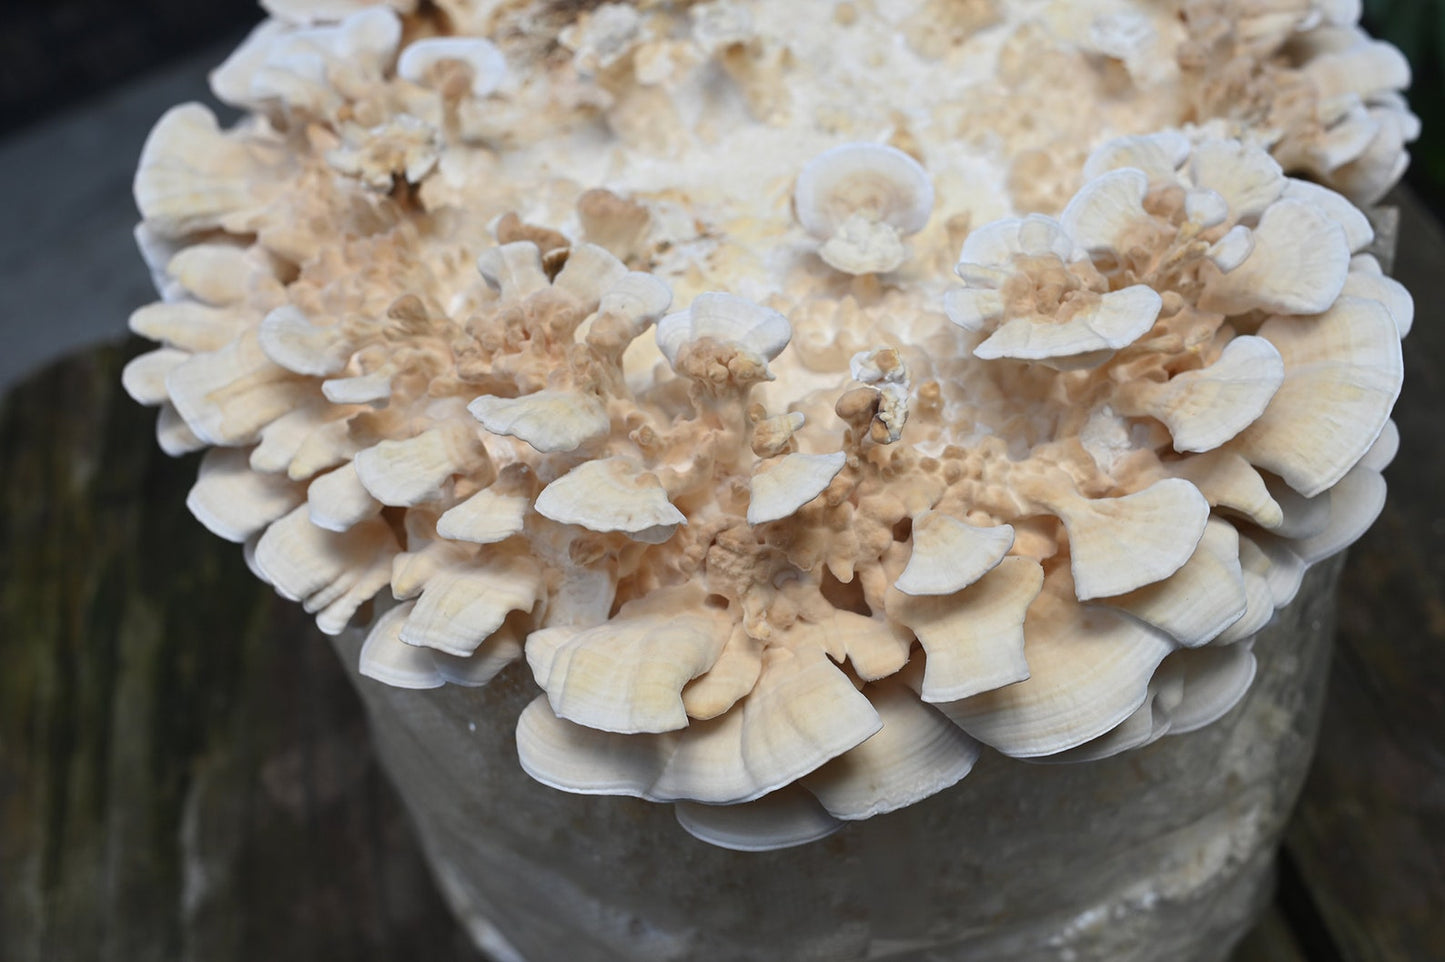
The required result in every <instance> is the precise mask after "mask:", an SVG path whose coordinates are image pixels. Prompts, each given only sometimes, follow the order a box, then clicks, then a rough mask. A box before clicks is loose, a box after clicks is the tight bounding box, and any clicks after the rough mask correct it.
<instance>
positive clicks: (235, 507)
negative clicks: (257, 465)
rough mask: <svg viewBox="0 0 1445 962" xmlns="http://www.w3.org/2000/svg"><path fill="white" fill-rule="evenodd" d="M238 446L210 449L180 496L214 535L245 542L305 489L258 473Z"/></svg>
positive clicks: (293, 504) (287, 509)
mask: <svg viewBox="0 0 1445 962" xmlns="http://www.w3.org/2000/svg"><path fill="white" fill-rule="evenodd" d="M247 454H248V452H247V451H246V450H245V449H243V448H212V449H211V450H209V451H207V452H206V456H205V457H204V458H202V459H201V470H200V475H199V476H198V477H197V478H196V483H195V484H194V485H193V486H192V487H191V490H190V493H189V494H188V495H186V507H187V508H189V509H190V512H191V514H193V515H195V516H196V520H198V521H200V522H201V524H203V525H205V526H206V528H207V529H208V530H209V531H210V532H211V533H212V534H215V535H218V536H220V537H222V538H225V539H226V540H227V541H234V542H236V543H237V544H240V543H241V542H243V541H245V540H246V539H247V538H249V537H251V535H253V534H255V533H256V532H258V531H260V530H262V529H263V528H265V527H266V526H267V525H269V524H270V523H271V522H273V521H275V520H277V519H278V518H281V517H283V516H284V515H287V514H290V513H291V511H292V510H293V509H294V508H295V507H296V506H297V505H298V504H300V503H301V502H302V500H303V499H304V498H305V496H306V495H305V490H304V489H303V488H302V487H301V486H300V485H298V484H296V483H295V482H294V481H292V480H291V479H290V478H287V477H286V476H285V475H284V474H283V475H276V474H259V473H257V472H255V471H252V470H251V467H250V464H248V463H247Z"/></svg>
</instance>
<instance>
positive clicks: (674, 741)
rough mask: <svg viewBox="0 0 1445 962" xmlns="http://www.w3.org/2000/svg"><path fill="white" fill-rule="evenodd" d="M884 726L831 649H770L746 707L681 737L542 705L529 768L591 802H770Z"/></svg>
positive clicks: (532, 718)
mask: <svg viewBox="0 0 1445 962" xmlns="http://www.w3.org/2000/svg"><path fill="white" fill-rule="evenodd" d="M881 727H882V722H881V721H880V719H879V717H878V713H877V712H876V711H874V710H873V707H872V706H871V705H870V704H869V702H868V699H867V698H865V697H864V696H863V695H861V694H860V693H859V692H858V691H857V689H855V688H854V687H853V685H852V683H851V682H849V681H848V678H847V676H845V675H844V674H843V673H842V672H840V671H838V669H837V668H835V667H834V666H833V665H832V663H831V662H829V661H828V659H827V656H825V655H824V654H823V653H822V651H820V650H818V649H816V648H803V649H800V650H798V651H792V650H788V649H782V648H770V649H768V651H767V652H766V654H765V656H764V665H763V672H762V675H761V676H760V677H759V679H758V683H757V685H756V686H755V687H754V688H753V691H752V693H751V694H749V695H748V697H747V698H745V699H743V701H742V702H741V703H740V704H739V706H738V708H737V709H736V710H734V711H730V712H728V713H726V714H724V715H722V716H721V717H718V718H715V719H713V720H711V721H706V722H696V723H694V724H692V725H689V726H688V727H687V728H686V729H683V730H682V731H678V732H667V733H663V734H658V735H654V734H646V733H644V734H637V735H622V734H617V733H615V732H603V731H597V730H596V729H591V728H585V727H583V726H581V725H576V724H574V723H572V722H569V721H566V720H565V719H560V718H558V717H557V716H556V715H555V714H554V713H553V712H552V709H551V707H550V706H549V705H548V703H547V699H546V697H545V696H543V697H539V698H538V699H537V700H536V701H534V702H532V704H530V705H528V706H527V708H526V709H525V710H524V711H523V712H522V717H521V718H520V719H519V720H518V722H517V754H518V756H519V757H520V759H521V762H522V767H523V768H525V769H526V770H527V773H528V774H529V775H531V776H532V777H533V778H535V779H537V780H538V781H540V782H542V783H543V784H545V785H551V786H553V787H555V788H562V789H564V790H566V791H572V792H578V793H580V794H584V795H636V796H638V797H640V798H648V799H652V800H653V801H676V800H678V799H691V800H693V801H699V802H706V803H709V804H714V805H723V804H727V805H732V804H736V803H738V802H747V801H752V800H754V799H757V798H761V797H763V796H764V795H767V794H768V793H769V792H772V791H774V790H776V789H778V788H781V787H783V786H784V785H787V784H789V783H790V782H792V781H794V780H795V779H797V778H799V777H800V776H802V775H805V774H807V773H808V772H810V771H812V770H813V769H815V768H817V767H818V766H819V765H821V764H823V763H824V762H826V761H827V760H828V759H830V758H834V757H836V756H838V755H841V754H842V753H843V752H845V751H847V750H848V749H850V748H852V747H853V746H855V745H857V744H859V743H860V742H862V741H863V740H864V739H866V738H868V737H870V736H871V735H873V734H875V733H876V732H877V731H878V730H879V728H881Z"/></svg>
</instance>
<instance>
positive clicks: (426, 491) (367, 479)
mask: <svg viewBox="0 0 1445 962" xmlns="http://www.w3.org/2000/svg"><path fill="white" fill-rule="evenodd" d="M486 457H487V454H486V449H485V448H484V447H483V445H482V442H481V439H480V438H478V437H477V432H476V430H475V427H474V426H470V425H468V424H466V423H464V422H463V421H459V420H451V421H446V422H444V423H442V424H441V425H439V426H437V427H434V428H431V429H429V430H427V431H423V432H422V433H421V434H418V435H417V436H416V437H414V438H408V439H406V440H405V441H380V442H378V443H376V444H374V445H372V446H371V447H369V448H367V449H366V450H364V451H359V452H357V455H356V457H355V459H354V461H353V463H354V464H355V465H356V475H357V477H358V478H360V479H361V483H362V484H363V485H365V486H366V490H368V491H370V492H371V495H372V497H374V498H376V499H377V500H378V501H380V502H381V503H382V504H390V505H398V506H404V505H413V504H421V503H422V502H424V501H432V500H435V499H436V498H437V497H439V496H440V495H441V492H442V488H443V485H445V484H446V482H447V481H448V480H449V479H450V478H451V477H452V476H453V475H456V474H460V473H464V472H466V471H469V470H471V469H472V468H475V467H477V466H478V465H480V464H483V463H485V461H486Z"/></svg>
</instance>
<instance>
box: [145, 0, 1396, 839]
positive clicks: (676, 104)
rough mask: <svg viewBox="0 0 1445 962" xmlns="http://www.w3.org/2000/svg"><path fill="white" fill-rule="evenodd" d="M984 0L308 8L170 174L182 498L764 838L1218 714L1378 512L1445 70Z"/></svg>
mask: <svg viewBox="0 0 1445 962" xmlns="http://www.w3.org/2000/svg"><path fill="white" fill-rule="evenodd" d="M960 6H967V7H968V8H969V9H970V10H972V11H973V14H977V15H973V14H971V15H969V16H967V17H965V16H963V15H962V14H959V13H958V11H956V10H954V11H953V12H952V13H950V11H951V10H953V5H948V4H939V3H936V2H932V0H929V2H917V3H907V2H905V3H902V4H893V5H888V6H887V12H886V14H885V12H884V11H882V9H881V8H880V9H874V7H873V5H865V4H832V3H822V2H818V3H812V2H808V3H801V2H800V3H788V4H765V3H761V2H742V0H717V2H711V3H703V4H698V3H683V2H676V3H673V2H667V0H649V2H642V0H639V2H637V3H631V4H622V3H612V4H602V5H592V4H581V5H574V4H551V3H544V2H541V0H517V2H513V3H502V4H498V3H473V2H469V0H437V2H436V3H432V4H420V5H417V4H409V3H401V2H396V3H391V4H367V3H364V2H359V0H354V2H353V0H345V2H343V0H327V2H309V3H303V2H299V0H286V2H284V3H283V2H281V0H274V2H272V3H270V4H269V6H268V9H269V10H271V11H272V13H273V14H274V15H275V17H276V19H275V20H271V21H268V22H266V23H265V24H263V25H262V26H261V27H259V28H258V29H257V30H256V31H255V32H254V33H253V34H252V35H251V36H250V37H249V38H248V39H247V40H246V42H245V43H244V44H243V45H242V47H241V48H240V50H238V51H237V52H236V54H235V55H234V56H232V57H231V59H230V60H228V61H227V62H226V64H224V65H223V66H222V67H221V68H220V69H219V70H218V71H216V73H215V74H214V75H213V78H212V79H213V84H214V87H215V90H216V92H217V94H218V96H220V97H221V98H222V99H223V100H225V101H227V102H229V103H232V104H235V105H237V106H239V107H241V108H243V109H244V110H246V111H247V112H248V113H247V116H246V118H245V119H244V120H242V121H241V122H240V123H239V124H237V125H236V126H235V127H233V128H231V129H229V130H222V129H221V128H220V127H219V125H218V124H217V122H216V120H215V118H214V117H213V116H212V115H211V114H210V113H209V112H208V111H206V110H205V109H204V108H202V107H200V106H196V105H188V106H182V107H178V108H176V109H174V110H172V111H171V112H170V113H168V114H166V115H165V116H164V117H163V118H162V119H161V121H160V123H159V124H158V125H157V127H156V128H155V131H154V132H153V133H152V135H151V138H150V140H149V142H148V143H147V145H146V148H145V152H144V155H143V156H142V158H141V165H140V170H139V172H138V174H137V177H136V184H135V192H136V199H137V202H138V205H139V207H140V210H141V213H142V215H143V218H144V221H143V223H142V225H141V227H140V228H139V230H138V234H137V236H138V239H139V240H140V243H141V247H142V251H143V252H144V254H145V256H146V258H147V261H148V263H149V264H150V265H151V267H152V270H153V271H154V273H155V275H156V277H157V284H158V287H159V289H160V291H161V293H162V297H163V300H162V301H161V302H160V303H157V304H153V305H150V306H148V307H144V308H142V309H140V310H139V311H137V312H136V314H135V315H134V316H133V318H132V322H131V323H132V327H133V329H134V330H135V331H137V332H138V333H141V334H143V335H145V336H147V337H150V338H153V339H155V340H157V341H160V342H161V346H160V347H159V348H158V349H157V350H155V351H153V352H151V353H149V354H145V355H143V356H141V357H139V358H137V359H136V360H135V361H134V362H133V363H132V364H131V365H130V366H129V367H128V368H127V369H126V372H125V384H126V388H127V389H128V390H129V391H130V393H131V394H132V395H133V396H134V397H135V398H136V399H137V400H138V401H140V402H142V403H145V404H152V405H158V406H159V407H160V409H161V415H160V421H159V425H158V434H159V438H160V443H161V444H162V446H163V447H164V448H165V450H167V451H168V452H171V453H182V452H186V451H195V450H199V449H202V448H209V450H208V451H207V453H206V454H205V456H204V458H203V460H202V463H201V470H200V477H199V478H198V480H197V482H196V485H195V487H194V489H193V490H192V492H191V495H190V499H189V502H188V503H189V505H190V507H191V510H192V511H193V512H194V514H195V515H196V517H197V518H199V519H200V520H201V521H202V523H204V524H205V525H206V526H207V527H208V528H210V529H211V530H212V531H214V532H216V533H217V534H219V535H220V536H222V537H224V538H228V539H230V540H232V541H236V542H239V543H242V544H244V545H245V551H246V554H247V558H248V560H249V561H250V563H251V566H252V569H253V570H254V571H255V572H256V574H257V575H258V576H260V577H261V578H264V579H265V580H267V581H268V582H270V583H271V584H272V585H274V586H275V588H276V590H277V591H278V592H279V593H281V594H282V595H284V596H286V597H287V598H292V599H295V600H297V601H300V602H301V603H302V604H303V605H304V606H305V607H306V609H307V610H308V611H310V612H314V613H315V614H316V617H317V623H318V624H319V625H320V627H321V629H322V630H323V631H327V632H332V633H338V632H341V631H343V630H345V629H347V627H348V626H349V625H357V626H359V627H360V626H364V630H365V632H366V637H365V643H364V645H363V647H362V649H361V656H360V657H361V672H362V673H363V674H364V675H367V676H369V677H371V678H373V679H376V680H377V681H379V682H383V683H386V684H389V685H394V686H399V687H403V688H418V689H422V688H433V687H438V686H441V685H444V684H455V685H464V686H477V685H482V684H485V683H486V682H487V681H488V680H489V679H491V678H492V677H493V676H495V675H496V674H497V673H498V672H499V671H501V670H503V669H504V668H506V667H507V666H508V665H511V664H513V663H521V664H520V665H519V667H518V669H517V670H526V669H530V673H531V675H532V677H533V678H534V679H535V681H536V684H537V686H538V692H539V693H538V695H537V697H536V700H535V701H534V702H533V703H532V704H531V705H530V706H529V707H527V709H526V710H525V711H524V712H523V713H522V715H521V718H520V719H519V720H518V721H517V745H518V750H519V754H520V758H521V762H522V765H523V767H524V768H525V769H526V771H527V772H528V773H530V774H531V775H532V776H533V777H535V778H536V779H538V780H539V781H541V782H544V783H546V784H548V785H551V786H555V787H556V788H559V789H563V790H566V791H572V792H581V793H593V794H627V795H634V796H638V797H641V798H645V799H651V800H654V801H659V802H675V803H677V805H678V809H677V812H678V818H679V820H680V822H681V823H682V825H683V826H684V827H685V828H686V829H687V830H688V831H689V832H691V833H693V834H694V835H697V836H698V837H700V838H703V839H706V840H708V841H711V842H714V843H716V844H719V845H724V846H728V847H732V848H739V849H766V848H777V847H782V846H787V845H793V844H800V843H803V842H807V841H810V840H813V839H816V838H820V837H822V836H824V835H826V834H828V833H829V832H831V831H834V830H836V829H837V828H838V827H839V826H841V825H842V824H843V823H845V822H847V821H850V820H856V819H863V818H869V817H872V816H875V815H879V814H882V813H885V812H889V811H892V810H895V809H898V808H901V807H904V806H907V805H910V804H912V803H914V802H917V801H919V800H920V799H922V798H925V797H927V796H929V795H931V794H934V793H936V792H939V791H942V790H944V789H946V788H948V787H949V786H951V785H953V784H954V783H956V782H957V781H959V780H960V779H962V778H964V777H965V776H966V775H967V774H968V772H969V770H970V768H971V767H972V766H973V764H974V762H975V761H976V760H977V758H978V757H979V755H980V753H981V752H982V751H983V750H984V749H985V748H986V747H987V748H991V749H993V750H996V751H998V752H1002V753H1004V754H1006V755H1010V756H1014V757H1019V758H1040V759H1042V758H1047V759H1053V760H1059V761H1080V762H1083V761H1088V760H1090V759H1095V758H1100V757H1104V756H1107V755H1112V754H1115V753H1118V752H1122V751H1126V750H1129V749H1133V748H1137V747H1139V746H1141V745H1144V744H1147V743H1149V742H1151V741H1153V740H1155V739H1157V738H1159V737H1161V736H1163V735H1165V734H1168V733H1171V732H1185V731H1191V730H1193V729H1196V728H1199V727H1201V726H1204V725H1207V724H1209V723H1210V722H1211V721H1212V720H1214V719H1215V718H1218V717H1219V716H1221V715H1222V714H1223V713H1225V712H1226V711H1228V710H1229V709H1230V708H1231V707H1232V706H1233V705H1234V704H1235V703H1236V702H1237V701H1238V699H1239V698H1240V697H1241V696H1242V695H1243V693H1244V692H1245V690H1246V689H1247V688H1248V686H1249V683H1250V679H1251V678H1252V676H1253V666H1254V658H1253V654H1252V653H1251V648H1252V645H1253V643H1254V636H1255V634H1256V632H1258V631H1259V629H1260V628H1261V627H1263V626H1264V625H1265V624H1266V623H1267V622H1268V621H1269V620H1270V618H1271V617H1272V616H1273V614H1274V612H1275V610H1276V609H1277V608H1279V607H1281V606H1283V605H1285V604H1287V603H1288V602H1289V601H1290V600H1291V598H1292V597H1293V594H1294V592H1295V590H1296V589H1297V587H1298V585H1299V580H1300V577H1301V576H1302V574H1303V572H1304V570H1305V568H1306V567H1307V566H1308V565H1310V564H1312V563H1314V562H1316V561H1318V560H1320V559H1321V558H1324V557H1326V556H1328V555H1330V554H1332V553H1335V552H1337V551H1339V550H1341V549H1342V548H1344V547H1345V546H1346V545H1348V544H1349V543H1350V542H1351V541H1353V540H1354V539H1355V538H1356V537H1358V535H1359V534H1360V533H1361V532H1362V531H1363V530H1364V529H1365V528H1366V527H1368V526H1369V524H1370V523H1371V522H1372V521H1373V519H1374V517H1375V515H1376V514H1377V513H1378V511H1379V510H1380V507H1381V505H1382V503H1383V497H1384V483H1383V481H1382V480H1381V478H1380V474H1379V472H1380V470H1381V469H1382V468H1383V467H1384V466H1385V465H1386V464H1387V463H1388V462H1389V460H1390V458H1391V456H1392V455H1393V451H1394V447H1395V445H1396V441H1397V436H1396V435H1395V433H1394V431H1393V427H1392V425H1391V423H1390V421H1389V414H1390V410H1391V407H1392V405H1393V403H1394V401H1395V398H1396V396H1397V394H1398V392H1399V389H1400V383H1401V377H1402V364H1401V353H1400V338H1401V337H1402V336H1404V334H1405V333H1406V332H1407V331H1408V329H1409V326H1410V324H1411V321H1412V308H1411V302H1410V298H1409V295H1408V294H1407V293H1405V292H1404V291H1403V290H1402V289H1401V288H1400V286H1399V285H1398V284H1396V283H1395V282H1393V281H1391V280H1390V279H1389V278H1387V277H1385V276H1384V275H1383V273H1382V272H1381V270H1380V267H1379V264H1378V263H1377V262H1376V261H1375V260H1374V258H1373V257H1372V256H1371V255H1370V254H1369V253H1368V252H1367V250H1366V249H1367V247H1368V245H1369V244H1370V243H1371V241H1372V239H1373V231H1372V229H1371V226H1370V222H1369V221H1368V220H1367V219H1366V217H1365V216H1364V215H1363V214H1362V213H1361V211H1360V210H1359V209H1358V208H1357V207H1356V206H1355V203H1354V202H1355V201H1371V200H1373V199H1374V198H1376V197H1378V195H1379V193H1380V192H1381V190H1383V189H1384V188H1385V187H1387V186H1388V185H1389V183H1391V182H1392V181H1393V180H1394V179H1395V178H1396V177H1397V176H1398V175H1399V172H1400V170H1401V169H1402V167H1403V164H1404V162H1405V160H1404V157H1405V155H1404V152H1403V149H1402V144H1403V142H1404V141H1405V140H1408V139H1409V137H1410V136H1411V135H1412V133H1413V130H1412V125H1411V123H1410V122H1409V121H1408V114H1407V113H1405V111H1404V109H1403V107H1402V106H1401V104H1400V101H1399V98H1398V90H1399V88H1400V87H1401V86H1402V85H1403V84H1404V82H1405V79H1406V78H1405V76H1404V74H1403V72H1402V70H1401V69H1400V67H1399V62H1398V55H1397V54H1395V53H1394V52H1393V51H1392V50H1390V49H1389V48H1387V47H1385V46H1384V45H1381V44H1377V43H1375V42H1373V41H1369V40H1367V39H1365V38H1364V37H1363V36H1362V35H1361V34H1359V32H1358V31H1357V29H1356V28H1355V27H1354V26H1353V24H1352V23H1346V22H1344V21H1345V20H1349V19H1351V18H1349V17H1344V16H1343V15H1342V14H1341V13H1340V11H1339V8H1340V7H1341V6H1348V5H1340V4H1333V5H1317V4H1311V3H1308V2H1306V0H1299V2H1298V3H1293V4H1291V3H1283V4H1280V3H1273V4H1269V5H1268V9H1265V8H1264V7H1260V9H1259V10H1256V9H1255V6H1256V5H1254V4H1251V3H1246V2H1243V0H1240V2H1217V0H1214V2H1206V0H1184V2H1182V3H1178V4H1171V3H1164V4H1134V3H1130V2H1126V0H1119V2H1110V3H1097V4H1096V3H1077V4H1074V3H1070V4H1054V5H1046V6H1045V7H1040V6H1039V5H1037V4H1018V5H1017V9H1016V8H1015V5H1012V4H1008V3H1003V2H997V3H990V4H968V5H960ZM1326 6H1327V8H1326ZM985 7H986V8H987V10H986V11H984V8H985ZM945 8H947V9H945ZM985 12H986V14H987V15H984V13H985ZM930 24H932V25H933V26H932V27H930V26H929V25H930ZM900 105H901V106H900ZM1292 174H1299V175H1304V176H1308V177H1311V178H1314V180H1315V181H1318V182H1311V181H1308V180H1303V179H1296V177H1294V176H1291V175H1292ZM1321 182H1322V183H1321ZM1332 188H1333V189H1332ZM1336 190H1338V191H1340V193H1337V192H1336ZM904 238H907V241H906V246H905V241H904Z"/></svg>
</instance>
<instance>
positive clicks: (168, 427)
mask: <svg viewBox="0 0 1445 962" xmlns="http://www.w3.org/2000/svg"><path fill="white" fill-rule="evenodd" d="M156 443H157V444H159V445H160V447H161V450H162V451H164V452H165V453H166V454H168V455H170V456H171V457H173V458H178V457H180V456H182V455H184V454H190V453H191V452H192V451H199V450H201V448H204V447H205V446H206V442H204V441H202V440H201V439H200V438H198V437H196V435H195V432H193V431H192V430H191V429H190V426H189V425H187V424H186V422H185V420H184V419H182V417H181V415H180V412H179V411H177V410H176V409H175V406H174V405H171V404H162V405H161V413H160V414H158V415H157V416H156Z"/></svg>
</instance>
